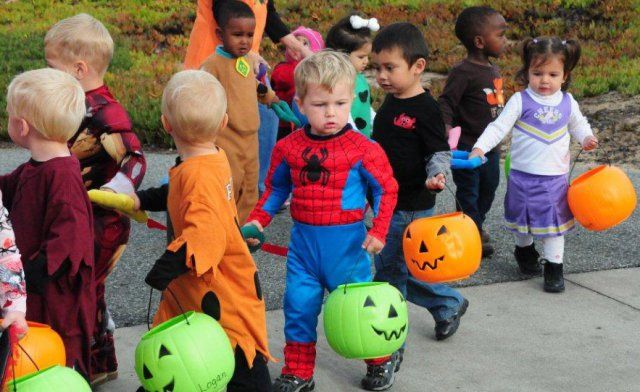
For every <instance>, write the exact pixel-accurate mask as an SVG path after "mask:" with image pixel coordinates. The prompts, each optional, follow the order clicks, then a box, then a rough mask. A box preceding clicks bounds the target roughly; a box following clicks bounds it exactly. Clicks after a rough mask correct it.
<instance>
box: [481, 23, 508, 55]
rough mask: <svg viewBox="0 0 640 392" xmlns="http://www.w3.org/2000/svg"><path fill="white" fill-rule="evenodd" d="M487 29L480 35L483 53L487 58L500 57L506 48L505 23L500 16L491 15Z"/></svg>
mask: <svg viewBox="0 0 640 392" xmlns="http://www.w3.org/2000/svg"><path fill="white" fill-rule="evenodd" d="M487 22H488V23H487V27H486V30H485V31H484V34H482V38H483V40H484V44H485V45H484V53H485V54H486V55H487V56H488V57H500V56H501V55H502V53H504V51H505V49H506V48H507V36H506V35H505V33H506V31H507V22H506V21H505V20H504V17H503V16H502V15H500V14H493V15H491V16H490V17H489V18H488V20H487Z"/></svg>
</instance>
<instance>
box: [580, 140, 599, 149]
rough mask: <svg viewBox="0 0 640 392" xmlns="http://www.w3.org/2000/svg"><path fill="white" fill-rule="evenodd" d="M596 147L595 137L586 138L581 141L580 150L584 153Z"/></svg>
mask: <svg viewBox="0 0 640 392" xmlns="http://www.w3.org/2000/svg"><path fill="white" fill-rule="evenodd" d="M596 147H598V139H597V138H596V137H595V136H587V137H585V138H584V140H583V141H582V148H583V149H584V150H585V151H590V150H593V149H594V148H596Z"/></svg>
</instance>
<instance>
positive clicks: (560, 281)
mask: <svg viewBox="0 0 640 392" xmlns="http://www.w3.org/2000/svg"><path fill="white" fill-rule="evenodd" d="M542 261H543V262H544V291H546V292H547V293H561V292H563V291H564V276H563V275H562V264H558V263H551V262H549V261H548V260H545V259H542Z"/></svg>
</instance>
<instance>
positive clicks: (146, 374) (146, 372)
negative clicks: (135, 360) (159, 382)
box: [142, 365, 153, 380]
mask: <svg viewBox="0 0 640 392" xmlns="http://www.w3.org/2000/svg"><path fill="white" fill-rule="evenodd" d="M142 375H143V376H144V379H145V380H149V379H151V378H153V375H152V374H151V372H150V371H149V368H147V365H142Z"/></svg>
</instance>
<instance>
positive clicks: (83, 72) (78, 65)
mask: <svg viewBox="0 0 640 392" xmlns="http://www.w3.org/2000/svg"><path fill="white" fill-rule="evenodd" d="M72 67H73V68H72V70H73V76H74V77H75V78H76V79H78V80H82V79H84V78H85V77H86V76H87V75H88V74H89V65H88V64H87V63H86V62H85V61H76V62H75V63H73V66H72Z"/></svg>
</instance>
